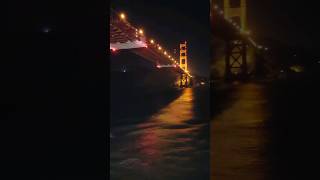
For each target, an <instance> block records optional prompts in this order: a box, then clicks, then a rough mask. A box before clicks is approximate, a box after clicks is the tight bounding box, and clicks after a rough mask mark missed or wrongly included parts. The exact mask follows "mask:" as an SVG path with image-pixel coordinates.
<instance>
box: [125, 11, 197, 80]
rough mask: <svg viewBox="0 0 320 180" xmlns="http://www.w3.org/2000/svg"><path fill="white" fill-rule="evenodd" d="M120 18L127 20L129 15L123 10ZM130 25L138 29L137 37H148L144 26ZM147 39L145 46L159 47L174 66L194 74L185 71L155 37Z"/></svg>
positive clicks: (158, 66)
mask: <svg viewBox="0 0 320 180" xmlns="http://www.w3.org/2000/svg"><path fill="white" fill-rule="evenodd" d="M119 18H120V20H122V21H126V19H127V16H126V14H125V13H123V12H122V13H119ZM128 25H129V26H130V27H131V28H133V29H135V31H136V35H135V36H136V37H139V36H144V37H145V38H146V36H145V32H144V30H143V29H142V28H139V29H137V28H135V27H133V26H131V25H130V24H128ZM146 41H147V44H146V46H145V48H148V47H149V46H151V47H154V48H155V49H157V50H158V51H159V52H160V53H162V54H163V56H165V57H166V58H168V59H169V60H170V61H172V63H173V66H172V67H179V68H180V69H181V70H182V71H184V73H186V74H187V75H188V76H190V77H192V76H191V75H190V73H189V71H185V70H184V69H183V68H182V67H181V66H180V64H179V63H178V61H177V60H176V59H175V58H174V57H173V56H171V55H170V53H168V52H167V51H166V50H165V49H164V48H163V47H162V46H161V45H160V44H159V43H156V41H155V40H154V39H153V38H150V39H148V38H146ZM161 67H162V66H160V65H157V68H161Z"/></svg>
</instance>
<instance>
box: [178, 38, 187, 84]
mask: <svg viewBox="0 0 320 180" xmlns="http://www.w3.org/2000/svg"><path fill="white" fill-rule="evenodd" d="M180 67H181V68H182V69H183V70H184V71H185V72H188V56H187V41H185V42H183V43H180ZM187 86H188V76H187V74H181V77H180V87H187Z"/></svg>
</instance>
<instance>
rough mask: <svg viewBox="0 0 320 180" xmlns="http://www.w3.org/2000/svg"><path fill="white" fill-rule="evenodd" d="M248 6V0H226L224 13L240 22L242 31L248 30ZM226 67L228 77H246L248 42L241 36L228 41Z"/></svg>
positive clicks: (234, 20)
mask: <svg viewBox="0 0 320 180" xmlns="http://www.w3.org/2000/svg"><path fill="white" fill-rule="evenodd" d="M246 11H247V6H246V0H224V15H225V17H226V18H229V19H232V20H233V22H235V23H236V24H238V25H239V26H240V28H241V30H242V31H246V30H247V15H246ZM225 62H226V69H225V76H226V78H227V79H232V78H235V77H240V78H246V76H247V74H248V72H247V71H248V67H247V44H246V42H245V41H244V40H242V39H241V37H240V36H239V37H238V38H235V39H230V40H228V41H227V42H226V56H225Z"/></svg>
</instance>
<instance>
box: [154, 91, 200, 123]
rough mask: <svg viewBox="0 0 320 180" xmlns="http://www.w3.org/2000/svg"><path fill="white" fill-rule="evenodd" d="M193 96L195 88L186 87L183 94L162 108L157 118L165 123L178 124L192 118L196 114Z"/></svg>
mask: <svg viewBox="0 0 320 180" xmlns="http://www.w3.org/2000/svg"><path fill="white" fill-rule="evenodd" d="M193 98H194V97H193V90H192V89H191V88H186V89H184V91H183V92H182V95H181V96H180V97H179V98H178V99H176V100H175V101H173V102H172V103H170V104H169V105H168V106H166V107H165V108H163V109H162V110H160V112H159V113H158V116H156V117H155V119H157V120H158V121H161V122H165V123H176V124H179V123H182V122H185V121H188V120H190V119H191V118H192V117H193V116H194V113H193Z"/></svg>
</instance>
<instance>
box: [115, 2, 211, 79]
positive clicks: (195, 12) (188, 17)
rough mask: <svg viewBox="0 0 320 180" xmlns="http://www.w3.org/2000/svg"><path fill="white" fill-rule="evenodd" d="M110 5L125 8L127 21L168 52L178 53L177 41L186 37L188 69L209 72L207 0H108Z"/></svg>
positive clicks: (201, 73) (204, 74)
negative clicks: (141, 29)
mask: <svg viewBox="0 0 320 180" xmlns="http://www.w3.org/2000/svg"><path fill="white" fill-rule="evenodd" d="M111 7H112V8H113V9H114V10H116V11H120V12H121V11H123V12H125V13H126V14H127V16H128V21H129V22H130V23H131V24H133V25H134V26H136V27H142V28H143V29H144V30H145V33H146V35H147V36H148V37H151V38H154V39H155V40H156V41H157V42H160V44H161V45H162V46H163V47H165V48H166V49H168V50H170V52H171V53H173V49H177V55H178V53H179V51H178V50H179V43H180V42H181V41H184V40H186V41H187V42H188V60H189V61H188V63H189V70H190V71H191V73H192V74H195V75H201V76H208V75H209V68H208V67H209V63H210V47H209V45H210V44H209V41H210V29H209V28H210V24H209V8H210V2H209V1H205V0H202V1H197V2H196V3H195V2H194V1H184V0H174V1H172V0H159V1H150V0H134V1H119V0H112V1H111ZM177 57H178V56H177Z"/></svg>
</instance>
